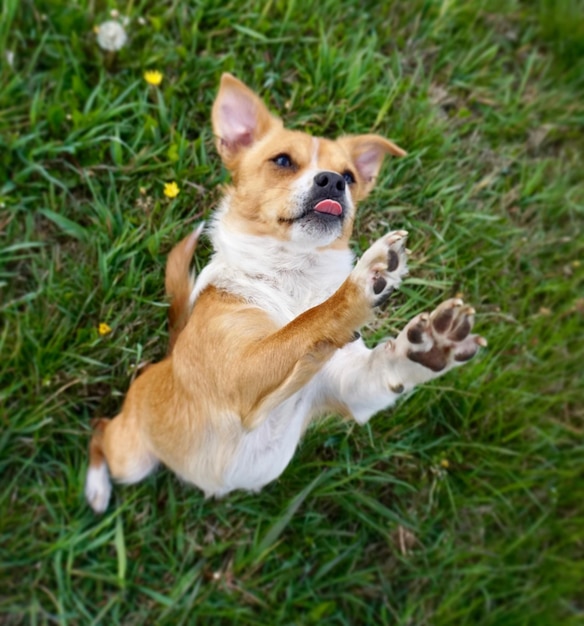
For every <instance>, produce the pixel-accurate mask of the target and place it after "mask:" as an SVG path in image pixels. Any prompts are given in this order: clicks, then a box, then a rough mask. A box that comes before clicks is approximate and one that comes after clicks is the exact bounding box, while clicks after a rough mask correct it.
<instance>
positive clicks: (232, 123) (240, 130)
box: [213, 73, 282, 169]
mask: <svg viewBox="0 0 584 626" xmlns="http://www.w3.org/2000/svg"><path fill="white" fill-rule="evenodd" d="M274 125H279V126H282V122H281V120H280V119H279V118H277V117H275V116H273V115H272V114H271V113H270V112H269V111H268V108H267V107H266V105H265V104H264V103H263V102H262V101H261V100H260V98H258V96H257V95H256V94H255V93H254V92H253V91H252V90H251V89H250V88H249V87H247V85H244V84H243V83H242V82H241V81H240V80H237V78H235V76H232V75H231V74H227V73H225V74H223V75H222V76H221V85H220V87H219V93H218V94H217V98H215V102H214V104H213V132H214V133H215V141H216V145H217V150H218V152H219V155H220V156H221V159H222V160H223V163H225V165H226V167H227V168H228V169H231V167H232V166H233V165H234V164H235V161H236V159H237V157H238V156H239V154H240V153H241V151H242V150H244V149H246V148H249V147H250V146H251V145H253V144H254V143H255V142H256V141H258V140H259V139H261V138H262V137H263V136H264V135H265V134H266V133H267V132H268V131H269V130H270V128H272V126H274Z"/></svg>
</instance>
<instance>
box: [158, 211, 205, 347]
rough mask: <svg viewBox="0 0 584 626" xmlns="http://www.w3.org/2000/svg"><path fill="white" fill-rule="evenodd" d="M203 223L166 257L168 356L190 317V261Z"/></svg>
mask: <svg viewBox="0 0 584 626" xmlns="http://www.w3.org/2000/svg"><path fill="white" fill-rule="evenodd" d="M204 226H205V222H202V223H201V224H199V226H198V227H197V228H196V230H194V231H193V232H192V233H191V234H190V235H188V236H187V237H185V238H184V239H183V240H182V241H181V242H180V243H179V244H177V245H176V246H175V247H174V248H173V249H172V250H171V251H170V254H169V255H168V260H167V262H166V274H165V278H164V286H165V288H166V294H167V296H168V297H169V298H170V308H169V309H168V327H169V335H170V340H169V344H168V354H170V353H171V352H172V349H173V347H174V344H175V343H176V340H177V339H178V336H179V335H180V333H181V331H182V329H183V328H184V327H185V326H186V324H187V321H188V319H189V315H190V312H191V311H190V302H189V301H190V297H191V292H192V291H193V286H194V284H195V277H194V275H193V274H192V273H191V272H190V266H191V260H192V258H193V253H194V252H195V248H196V247H197V241H198V240H199V236H200V234H201V233H202V232H203V227H204Z"/></svg>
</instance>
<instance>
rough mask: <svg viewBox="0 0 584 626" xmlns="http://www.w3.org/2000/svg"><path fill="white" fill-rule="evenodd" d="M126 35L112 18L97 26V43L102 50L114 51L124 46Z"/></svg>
mask: <svg viewBox="0 0 584 626" xmlns="http://www.w3.org/2000/svg"><path fill="white" fill-rule="evenodd" d="M126 41H128V35H127V34H126V31H125V30H124V27H123V26H122V25H121V24H120V23H119V22H116V21H114V20H108V21H107V22H104V23H103V24H100V25H99V26H98V28H97V44H98V46H99V47H100V48H101V49H102V50H107V51H108V52H115V51H116V50H120V49H121V48H123V47H124V45H125V44H126Z"/></svg>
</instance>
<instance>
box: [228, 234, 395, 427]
mask: <svg viewBox="0 0 584 626" xmlns="http://www.w3.org/2000/svg"><path fill="white" fill-rule="evenodd" d="M406 236H407V233H406V232H405V231H394V232H391V233H389V234H387V235H385V237H382V238H381V239H379V240H378V241H377V242H375V243H374V244H373V245H372V246H371V247H370V248H369V249H368V250H367V251H366V252H365V254H364V255H363V256H362V257H361V259H360V260H359V262H358V263H357V265H356V266H355V268H354V269H353V271H352V272H351V274H350V275H349V277H348V278H347V280H345V282H344V283H343V284H342V285H341V287H339V289H338V290H337V291H336V292H335V293H334V294H333V295H332V296H331V297H330V298H328V299H327V300H326V301H325V302H323V303H322V304H319V305H318V306H315V307H313V308H312V309H309V310H308V311H305V312H304V313H302V314H301V315H299V316H298V317H297V318H296V319H294V320H292V321H291V322H290V323H289V324H287V325H286V326H284V327H283V328H281V329H279V330H278V331H277V332H275V333H273V334H271V335H269V336H268V337H265V338H264V339H262V340H261V341H259V342H257V343H254V344H253V345H251V346H249V347H248V349H247V350H246V351H245V352H244V354H243V355H242V358H243V360H244V362H245V363H246V364H247V367H246V372H248V373H249V374H248V376H249V379H246V380H242V381H240V384H239V385H238V387H239V388H240V389H246V390H250V391H251V394H250V396H249V398H248V402H247V407H248V408H247V410H246V411H245V412H244V414H243V422H244V424H245V426H246V427H248V428H254V427H255V426H257V425H258V424H259V423H260V422H261V421H262V420H263V419H264V418H265V417H266V416H267V415H268V414H269V413H270V411H271V410H272V409H274V408H275V407H276V406H278V405H279V404H281V403H282V402H283V401H284V400H286V399H287V398H289V397H290V396H291V395H292V394H294V393H296V392H297V391H299V390H300V389H301V388H302V387H304V386H305V385H306V384H307V383H308V382H309V381H310V380H311V379H312V378H313V376H314V375H315V374H316V373H317V372H318V371H319V370H320V369H321V368H322V366H323V365H324V364H325V363H326V361H327V360H328V359H329V358H330V357H331V356H332V355H333V353H334V352H335V351H337V350H338V349H339V348H342V347H343V346H345V345H346V344H347V343H349V342H350V341H351V340H352V339H353V338H354V333H355V330H356V329H357V328H360V327H361V326H362V325H363V324H364V323H365V322H366V321H367V320H368V319H369V318H370V316H371V314H372V311H373V309H374V307H376V306H379V305H380V304H382V303H383V302H385V301H386V300H387V298H388V297H389V295H390V294H391V292H392V291H393V289H395V288H396V287H397V286H398V285H399V284H400V282H401V279H402V277H403V276H404V275H405V273H406V272H407V268H406V249H405V240H406ZM266 364H269V367H266ZM259 371H262V372H263V375H262V377H261V378H259V379H258V376H257V374H256V372H259Z"/></svg>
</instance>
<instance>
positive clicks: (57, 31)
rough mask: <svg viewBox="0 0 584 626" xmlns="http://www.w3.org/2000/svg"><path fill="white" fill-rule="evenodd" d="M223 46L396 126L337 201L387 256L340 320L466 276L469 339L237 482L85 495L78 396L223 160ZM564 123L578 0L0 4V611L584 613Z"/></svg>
mask: <svg viewBox="0 0 584 626" xmlns="http://www.w3.org/2000/svg"><path fill="white" fill-rule="evenodd" d="M115 9H117V10H118V11H119V16H118V17H117V18H116V19H118V20H119V21H126V20H127V23H126V26H125V28H126V31H127V34H128V40H127V42H126V44H125V45H124V47H123V48H122V49H121V50H119V52H117V53H104V52H103V51H102V50H101V49H100V48H99V46H98V44H97V40H96V32H95V28H96V26H98V25H99V24H101V23H103V22H104V21H106V20H108V19H112V17H111V11H112V10H115ZM114 15H115V13H114ZM145 70H158V71H160V72H161V73H162V75H163V79H162V82H161V84H160V85H159V86H158V87H156V86H152V85H149V84H148V83H147V82H146V81H145V79H144V76H143V74H144V71H145ZM224 71H230V72H233V73H234V74H236V75H237V76H238V77H239V78H241V79H242V80H244V81H245V82H246V83H247V84H249V85H250V86H251V87H252V88H254V89H255V90H257V91H258V92H259V93H260V94H261V95H262V97H263V98H264V99H265V100H266V102H267V103H268V104H269V106H270V107H271V108H272V109H273V110H274V111H277V112H279V113H280V114H281V115H282V116H283V118H284V120H285V122H286V123H287V124H288V125H289V126H292V127H294V128H302V129H305V130H307V131H309V132H311V133H313V134H319V135H331V136H336V135H338V134H341V133H361V132H370V131H373V132H377V133H380V134H382V135H385V136H387V137H390V138H391V139H392V140H394V141H395V142H396V143H398V144H399V145H400V146H402V147H403V148H405V149H406V150H407V151H408V153H409V154H408V156H407V157H405V158H403V159H391V160H389V159H388V161H387V163H386V164H385V166H384V168H383V171H382V173H381V175H380V177H379V179H378V185H377V188H376V190H375V191H374V192H373V193H372V195H371V196H370V197H369V198H368V199H367V200H366V202H365V203H364V204H363V205H362V207H361V209H360V214H359V218H358V220H357V228H356V232H355V235H354V238H353V245H354V248H355V251H356V252H357V253H358V254H359V253H360V252H362V251H363V250H364V249H365V248H366V247H367V246H368V245H369V244H370V243H371V242H372V241H374V239H375V238H376V237H378V236H379V235H381V234H382V233H383V232H385V231H386V230H387V229H388V228H405V229H407V230H408V231H409V232H410V239H409V246H410V247H411V249H412V257H411V262H410V267H411V273H410V277H409V278H408V279H407V281H406V282H405V285H404V287H403V289H402V291H400V293H399V294H398V295H397V296H396V297H395V298H393V299H392V300H391V303H390V306H389V307H388V308H387V309H386V310H385V311H384V312H382V313H381V314H380V315H379V316H378V318H377V320H376V321H375V323H373V324H372V325H371V327H370V328H368V329H365V330H364V333H363V334H364V336H365V338H366V340H367V341H368V342H371V344H372V345H373V344H375V342H376V341H379V340H380V339H381V338H382V337H384V336H388V335H392V334H394V333H396V331H397V330H399V329H400V328H401V327H402V326H403V325H404V323H405V322H406V321H407V320H408V319H409V318H411V317H412V316H413V315H414V314H415V313H418V312H420V311H423V310H429V309H431V308H432V307H434V306H435V305H436V304H437V303H438V302H440V301H441V300H443V299H445V298H447V297H452V296H453V295H454V294H457V293H462V294H464V297H465V299H466V300H468V301H469V302H471V303H472V304H473V305H474V306H475V307H476V309H477V311H478V314H477V324H476V327H477V331H478V332H480V333H481V334H482V335H484V336H485V337H486V338H487V339H488V341H489V347H488V348H487V349H485V350H483V351H481V354H480V355H479V356H478V357H477V358H476V359H475V360H474V361H472V362H471V363H469V364H468V365H466V366H465V367H464V368H462V369H460V370H458V371H456V372H453V373H450V374H449V375H447V376H446V377H444V378H442V379H440V380H438V381H436V382H435V383H432V384H430V385H427V386H425V387H423V388H420V389H419V390H417V391H416V392H415V393H414V394H412V395H411V396H410V397H409V398H407V399H406V400H405V401H402V402H400V403H399V404H398V405H397V406H396V407H395V408H394V409H393V410H392V411H388V412H385V413H381V414H379V415H378V416H376V417H375V418H374V419H373V420H372V421H371V422H370V424H369V425H368V426H367V427H364V428H360V427H358V426H356V425H353V424H351V423H347V422H343V421H341V420H340V419H338V418H335V417H334V416H332V417H331V418H327V419H326V420H324V421H322V422H320V423H318V424H316V425H314V426H313V427H312V428H311V429H310V430H309V431H308V433H307V435H306V437H305V439H304V440H303V442H302V444H301V447H300V449H299V450H298V452H297V454H296V456H295V458H294V460H293V461H292V463H291V464H290V466H289V467H288V469H287V470H286V472H285V473H284V474H283V476H282V477H281V478H280V479H279V480H278V481H276V482H274V483H272V484H271V485H269V486H268V487H267V488H265V489H264V490H263V491H262V492H261V493H260V494H247V493H235V494H233V495H230V496H228V497H226V498H225V499H223V500H205V499H204V498H203V496H202V494H201V493H200V492H198V491H197V490H196V489H194V488H192V487H189V486H187V485H184V484H182V483H181V482H179V480H178V479H176V478H175V477H174V476H173V475H171V474H170V473H169V472H167V471H165V470H160V471H159V472H158V473H157V474H155V475H154V476H152V477H151V478H149V479H147V480H146V481H144V482H143V483H141V484H139V485H134V486H127V487H116V488H115V490H114V497H113V500H112V504H111V506H110V508H109V509H108V511H107V512H106V513H105V514H104V515H102V516H95V515H93V513H92V512H91V510H90V509H89V507H88V506H87V505H86V503H85V501H84V498H83V480H84V472H85V468H86V463H87V455H86V450H87V444H88V440H89V434H90V427H89V421H90V419H91V418H92V417H95V416H101V415H103V416H112V415H114V414H115V413H116V411H117V410H118V408H119V407H120V404H121V402H122V399H123V396H124V393H125V391H126V389H127V388H128V384H129V382H130V380H131V379H132V377H133V376H134V375H135V374H136V372H137V370H138V369H139V367H140V366H141V365H142V364H143V363H145V362H149V361H155V360H157V359H160V358H161V357H162V356H163V355H164V353H165V349H166V342H167V337H168V334H167V328H166V308H167V302H166V301H165V297H164V289H163V272H164V263H165V258H166V255H167V253H168V251H169V250H170V248H171V247H172V246H173V244H174V243H176V242H177V241H178V240H179V238H181V237H183V236H184V235H186V234H187V233H188V232H189V231H190V230H191V229H192V228H193V227H194V226H195V225H196V224H197V223H199V222H200V221H201V220H202V219H205V218H208V217H209V216H210V215H211V214H212V212H213V207H214V206H215V205H216V203H217V200H218V198H219V197H220V193H221V191H220V187H221V185H222V184H223V183H225V182H226V181H227V174H226V172H225V170H224V169H223V168H222V165H221V163H220V160H219V158H218V156H217V155H216V152H215V149H214V146H213V137H212V132H211V126H210V108H211V104H212V102H213V99H214V96H215V93H216V89H217V85H218V81H219V77H220V75H221V73H222V72H224ZM583 131H584V6H583V5H582V2H580V0H557V1H556V2H553V1H552V0H549V1H547V0H541V1H536V0H532V1H528V0H525V1H523V2H521V1H519V0H498V1H497V0H493V1H487V0H484V1H470V0H469V1H467V2H463V1H460V0H441V1H432V0H408V1H407V2H406V1H400V0H394V1H391V2H389V1H388V2H384V3H379V2H372V1H370V0H362V1H359V2H357V1H356V0H335V1H333V0H321V1H320V2H311V1H309V0H306V1H305V2H294V1H291V2H289V3H286V2H284V1H280V0H267V1H266V2H260V1H259V0H242V1H239V2H236V1H235V0H226V1H225V2H223V3H218V2H213V1H209V0H198V1H195V0H193V1H192V2H186V1H182V2H181V1H180V0H174V1H172V2H170V1H169V2H158V3H155V2H145V1H142V0H128V1H127V2H125V3H124V2H120V3H119V4H118V5H116V4H114V3H113V2H111V1H110V2H102V1H100V2H95V1H94V0H77V1H76V2H70V1H69V2H67V1H65V0H58V1H57V0H51V1H49V0H44V1H43V0H38V1H35V2H32V1H31V0H20V1H19V0H4V3H3V12H2V19H1V20H0V311H1V318H0V320H1V324H0V346H1V356H2V358H1V359H0V480H1V491H0V623H3V624H83V625H85V624H123V625H125V626H126V625H131V624H169V625H175V624H257V625H261V624H265V625H272V624H290V625H292V624H294V625H304V624H313V623H319V624H326V625H328V624H331V625H333V624H347V625H355V624H375V625H377V624H411V625H413V626H418V625H441V624H444V625H458V624H469V625H475V624H481V625H483V624H492V625H497V626H500V625H515V624H517V625H519V624H530V625H531V624H536V625H542V626H547V625H552V624H562V625H571V624H581V623H583V620H584V601H583V597H584V596H583V594H582V590H583V588H584V587H583V584H584V583H583V580H584V445H583V437H584V408H583V407H584V380H583V374H582V370H583V362H584V342H583V337H584V323H583V315H584V289H583V277H584V264H583V262H584V259H583V258H582V257H583V252H584V240H583V235H582V232H583V231H584V175H583V172H584V169H583V162H582V154H583V150H584V132H583ZM170 182H176V184H177V186H178V188H179V189H180V193H179V194H178V196H177V197H176V198H174V199H172V198H168V197H166V196H165V194H164V185H165V183H170ZM209 254H210V245H209V242H208V240H206V239H205V240H203V241H202V243H201V245H200V246H199V249H198V251H197V255H196V266H197V267H198V268H201V267H202V266H204V264H205V262H206V260H207V259H208V258H209ZM100 324H107V327H109V329H111V332H107V331H108V328H107V327H103V326H102V330H104V329H105V331H106V332H104V333H103V334H100V332H99V326H100Z"/></svg>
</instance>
